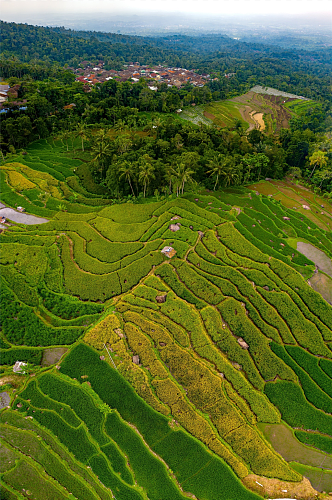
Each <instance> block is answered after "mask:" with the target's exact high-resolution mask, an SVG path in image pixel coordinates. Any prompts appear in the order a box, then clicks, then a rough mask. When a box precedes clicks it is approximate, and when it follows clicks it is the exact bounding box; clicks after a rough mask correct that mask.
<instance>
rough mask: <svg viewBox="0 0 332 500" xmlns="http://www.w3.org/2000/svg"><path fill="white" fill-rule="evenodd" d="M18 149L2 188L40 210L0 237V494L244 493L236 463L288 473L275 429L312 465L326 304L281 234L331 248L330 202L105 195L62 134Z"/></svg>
mask: <svg viewBox="0 0 332 500" xmlns="http://www.w3.org/2000/svg"><path fill="white" fill-rule="evenodd" d="M55 147H56V145H55ZM53 153H54V151H53ZM25 156H26V157H21V158H14V160H15V161H11V162H9V163H6V164H5V165H4V166H2V168H1V174H2V181H3V183H4V184H3V185H4V187H5V190H4V191H3V192H4V194H3V195H2V196H3V198H2V200H3V201H4V202H7V204H10V202H11V206H13V207H14V206H15V204H20V205H23V203H25V207H26V209H27V211H30V212H31V213H34V214H36V215H40V216H44V217H46V218H48V219H49V222H47V223H44V224H38V225H34V224H32V225H29V226H23V225H12V226H9V227H8V228H7V229H6V230H5V231H4V232H3V233H2V234H1V243H2V253H1V282H2V311H3V314H2V332H1V362H2V365H3V368H2V370H3V382H2V384H3V385H4V384H7V385H5V389H6V390H7V391H8V393H9V394H10V396H11V397H12V400H11V405H10V408H5V409H4V410H3V411H2V412H1V427H0V428H1V431H0V435H1V437H2V439H3V444H4V447H3V451H2V456H3V461H2V466H1V467H2V468H1V473H2V476H1V481H2V492H3V493H4V495H7V497H8V498H21V496H20V495H21V493H20V492H22V491H23V492H24V491H25V493H24V496H25V497H29V498H31V496H33V498H36V499H39V498H40V499H42V498H46V497H47V498H50V499H51V498H52V499H53V498H54V499H60V498H61V499H62V498H78V499H84V500H85V499H90V498H91V499H94V498H102V499H105V500H108V499H110V498H114V497H116V498H117V500H126V499H128V500H129V499H130V500H132V499H137V500H139V499H145V500H148V499H149V500H158V499H161V498H162V499H165V500H169V499H170V498H172V499H184V498H188V496H189V497H190V495H191V497H192V498H194V497H195V498H197V499H201V500H203V499H208V500H215V499H216V498H218V500H219V499H225V500H226V499H229V498H232V499H235V498H237V499H241V498H243V499H248V500H249V499H258V498H261V497H262V495H264V491H262V489H259V488H261V487H260V486H259V487H258V488H257V485H256V488H257V491H258V493H254V492H252V491H250V490H248V489H247V488H246V487H245V486H244V484H246V485H248V484H249V482H248V481H247V478H248V477H251V475H252V474H255V475H256V477H257V480H258V482H259V479H258V478H260V477H262V478H268V479H267V484H270V483H271V481H270V479H269V478H271V479H272V478H276V479H277V480H280V481H285V482H291V483H293V484H294V485H295V486H294V487H295V488H297V487H300V486H299V485H301V484H302V485H303V483H301V480H302V476H301V473H299V472H297V470H300V469H299V467H298V466H297V465H296V464H295V466H294V464H293V462H294V461H295V459H294V458H287V457H285V458H286V459H284V458H283V457H282V456H281V454H280V453H283V451H282V450H280V449H279V448H278V446H277V445H276V444H275V443H273V442H272V440H271V439H270V438H269V435H268V429H269V428H271V426H272V428H273V426H280V425H281V424H283V425H284V426H288V427H287V429H290V434H291V436H292V438H291V439H293V440H294V442H296V443H298V445H299V446H301V450H302V452H301V453H302V455H300V456H299V457H298V459H297V462H301V464H302V466H304V467H307V466H310V467H312V468H313V470H316V469H317V468H319V467H320V464H321V463H322V460H324V467H325V469H326V471H327V472H326V474H327V475H328V471H331V470H332V459H331V452H332V434H331V429H332V307H331V305H330V304H328V302H327V301H326V300H324V299H323V298H322V296H321V295H320V294H319V293H317V292H316V291H314V289H313V288H312V287H311V286H309V284H308V283H307V280H308V279H311V277H312V276H313V274H314V271H315V264H314V262H313V261H311V260H309V258H308V257H305V256H304V255H303V254H302V253H300V252H299V251H298V250H297V249H296V246H295V248H294V241H302V242H306V243H310V244H311V245H313V246H315V247H316V248H318V249H319V250H320V251H321V252H323V253H324V255H325V256H326V257H327V258H329V259H331V256H332V233H331V230H330V229H329V227H330V224H331V222H332V213H331V209H330V207H325V208H324V213H323V215H319V214H318V215H316V214H311V212H310V213H309V212H308V211H307V213H308V217H307V216H306V215H305V213H301V211H300V210H298V209H297V208H296V207H295V208H294V205H292V207H290V206H289V205H287V203H286V202H285V200H286V201H287V199H288V197H289V195H290V191H287V189H292V188H291V187H290V186H283V185H282V183H280V186H279V188H280V190H278V186H277V185H274V183H258V184H257V185H255V186H253V189H255V191H250V190H247V189H244V188H241V189H233V190H225V191H218V192H209V193H208V192H204V193H199V194H197V195H192V194H189V195H186V196H184V197H179V198H175V197H170V198H167V199H166V198H164V199H162V200H160V201H156V202H153V203H145V204H134V203H130V204H129V203H125V204H115V205H110V204H109V202H108V201H107V200H106V199H105V198H103V195H101V194H97V193H92V192H89V191H87V190H86V188H83V186H82V184H80V181H79V178H78V177H77V176H76V174H77V172H82V169H83V171H84V166H82V165H81V162H80V161H79V160H69V159H68V158H67V157H66V154H65V153H62V152H61V148H60V146H59V148H58V150H57V158H56V161H55V157H54V155H52V158H53V159H52V158H51V155H50V156H49V157H47V154H46V153H45V150H44V148H43V147H41V143H35V145H33V146H32V147H31V148H29V150H28V155H25ZM74 169H76V171H74ZM82 178H83V177H82ZM73 179H74V180H73ZM261 186H265V187H264V188H263V187H262V190H263V191H264V189H265V192H267V191H266V190H268V189H270V190H271V191H273V190H274V191H273V192H274V194H273V196H272V197H271V196H266V195H263V194H259V193H258V190H259V189H260V187H261ZM44 189H47V193H49V196H48V197H47V199H46V200H45V199H44V198H43V196H39V194H40V193H43V192H44V193H45V192H46V191H44ZM66 190H67V191H66ZM293 193H294V199H295V197H296V193H295V191H293ZM281 195H283V197H284V198H282V196H281ZM278 199H281V200H282V201H283V203H281V202H280V201H278ZM294 203H295V201H294ZM59 205H60V206H61V208H60V211H59ZM66 210H67V211H66ZM312 212H313V211H312ZM309 217H310V218H309ZM330 221H331V222H330ZM165 247H171V248H172V249H174V251H173V252H172V251H171V253H170V254H169V255H165V253H162V252H161V250H163V249H164V250H165ZM165 251H166V254H167V253H169V250H167V249H166V250H165ZM316 274H317V273H316ZM319 274H322V273H320V272H319ZM324 276H325V275H324ZM60 348H61V349H60ZM65 351H66V354H65V355H64V357H63V358H61V355H63V353H64V352H65ZM50 353H52V356H53V357H52V356H51V360H49V356H50ZM60 358H61V359H60ZM16 361H23V362H25V363H28V365H26V366H23V367H22V368H21V370H22V371H21V374H13V371H12V365H14V363H15V362H16ZM8 384H10V385H8ZM13 389H15V392H14V391H13ZM269 426H270V427H269ZM278 428H280V427H278ZM264 429H265V430H264ZM263 431H264V432H263ZM40 438H42V439H40ZM269 439H270V441H271V443H272V444H271V443H270V442H269ZM301 443H302V444H301ZM314 449H315V451H314ZM314 452H315V453H316V452H317V453H318V455H317V459H315V460H316V461H314V463H312V462H313V458H312V457H311V459H310V460H311V461H310V463H308V462H309V459H308V456H310V454H311V453H314ZM315 456H316V455H315ZM315 467H316V469H315ZM301 470H302V469H301ZM241 480H242V481H243V482H241ZM269 481H270V483H269ZM278 484H281V483H278ZM326 484H328V482H327V483H326ZM316 487H317V488H318V489H319V488H320V487H319V485H318V483H317V486H316ZM266 491H268V489H266ZM46 492H47V493H46ZM308 495H309V493H308ZM4 498H6V496H4ZM307 498H309V496H308V497H307Z"/></svg>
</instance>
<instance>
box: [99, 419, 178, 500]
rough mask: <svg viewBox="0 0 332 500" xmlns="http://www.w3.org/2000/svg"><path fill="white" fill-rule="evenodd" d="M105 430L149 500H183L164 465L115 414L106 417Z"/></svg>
mask: <svg viewBox="0 0 332 500" xmlns="http://www.w3.org/2000/svg"><path fill="white" fill-rule="evenodd" d="M105 430H106V432H107V434H108V435H109V436H110V437H111V438H112V439H113V440H114V441H115V442H116V443H117V444H118V446H119V447H120V448H121V450H122V451H123V452H124V453H125V455H126V456H127V458H128V460H129V463H130V466H131V467H132V469H133V471H134V474H135V478H136V481H138V484H139V485H140V486H142V487H143V488H144V489H145V491H146V492H147V495H148V497H149V498H150V499H151V500H168V499H170V498H171V499H172V500H173V499H174V500H177V499H184V496H183V495H182V494H181V493H180V491H179V490H178V488H177V487H176V486H175V484H174V483H173V481H171V479H170V477H169V475H168V473H167V469H166V467H165V465H164V464H163V463H162V462H161V461H160V460H159V459H158V458H157V457H155V456H154V455H153V454H152V453H151V452H150V450H148V449H147V448H146V447H145V446H144V443H143V441H142V439H141V438H140V436H139V435H138V434H137V433H136V432H135V431H134V430H133V429H131V428H130V427H129V426H128V425H126V424H125V423H124V422H123V421H122V420H121V419H120V417H119V416H118V415H117V413H116V412H112V413H110V414H108V415H107V419H106V423H105Z"/></svg>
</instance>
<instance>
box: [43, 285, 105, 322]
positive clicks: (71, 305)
mask: <svg viewBox="0 0 332 500" xmlns="http://www.w3.org/2000/svg"><path fill="white" fill-rule="evenodd" d="M39 294H40V295H41V297H42V299H43V304H44V305H45V307H46V309H47V310H48V311H50V312H51V313H53V314H55V316H59V317H60V318H63V319H73V318H78V317H79V316H85V315H90V314H97V313H100V312H102V310H103V309H104V306H103V305H101V304H93V303H91V302H83V301H81V300H79V299H77V298H75V297H71V296H70V295H65V294H59V293H54V292H52V291H50V290H48V289H47V288H40V289H39Z"/></svg>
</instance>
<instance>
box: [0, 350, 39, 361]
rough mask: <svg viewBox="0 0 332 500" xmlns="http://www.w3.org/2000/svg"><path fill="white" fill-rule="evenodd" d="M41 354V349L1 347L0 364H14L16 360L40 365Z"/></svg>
mask: <svg viewBox="0 0 332 500" xmlns="http://www.w3.org/2000/svg"><path fill="white" fill-rule="evenodd" d="M42 356H43V351H42V349H20V348H13V349H1V351H0V364H1V365H14V364H15V363H16V361H24V362H25V363H30V364H32V365H40V363H41V360H42Z"/></svg>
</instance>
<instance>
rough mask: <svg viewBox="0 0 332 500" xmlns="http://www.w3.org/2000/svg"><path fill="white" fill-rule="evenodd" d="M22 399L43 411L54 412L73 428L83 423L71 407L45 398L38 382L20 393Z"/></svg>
mask: <svg viewBox="0 0 332 500" xmlns="http://www.w3.org/2000/svg"><path fill="white" fill-rule="evenodd" d="M39 380H40V379H39ZM20 398H22V399H25V400H26V401H29V403H31V405H32V406H34V407H36V408H38V409H40V410H43V409H44V408H46V409H47V410H53V411H54V412H56V413H57V414H58V415H59V416H60V417H61V418H62V419H63V420H65V421H66V422H67V424H68V425H70V426H71V427H78V426H79V425H80V424H81V421H80V420H79V419H78V418H77V416H76V415H75V413H74V412H73V410H72V409H71V408H70V406H68V405H66V404H64V405H62V404H60V403H58V402H57V401H54V400H53V399H51V398H49V397H47V395H46V396H45V395H44V394H43V393H42V392H41V390H40V387H38V385H37V382H36V380H32V381H30V382H29V384H28V385H27V386H26V388H25V389H24V391H23V392H21V393H20Z"/></svg>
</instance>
